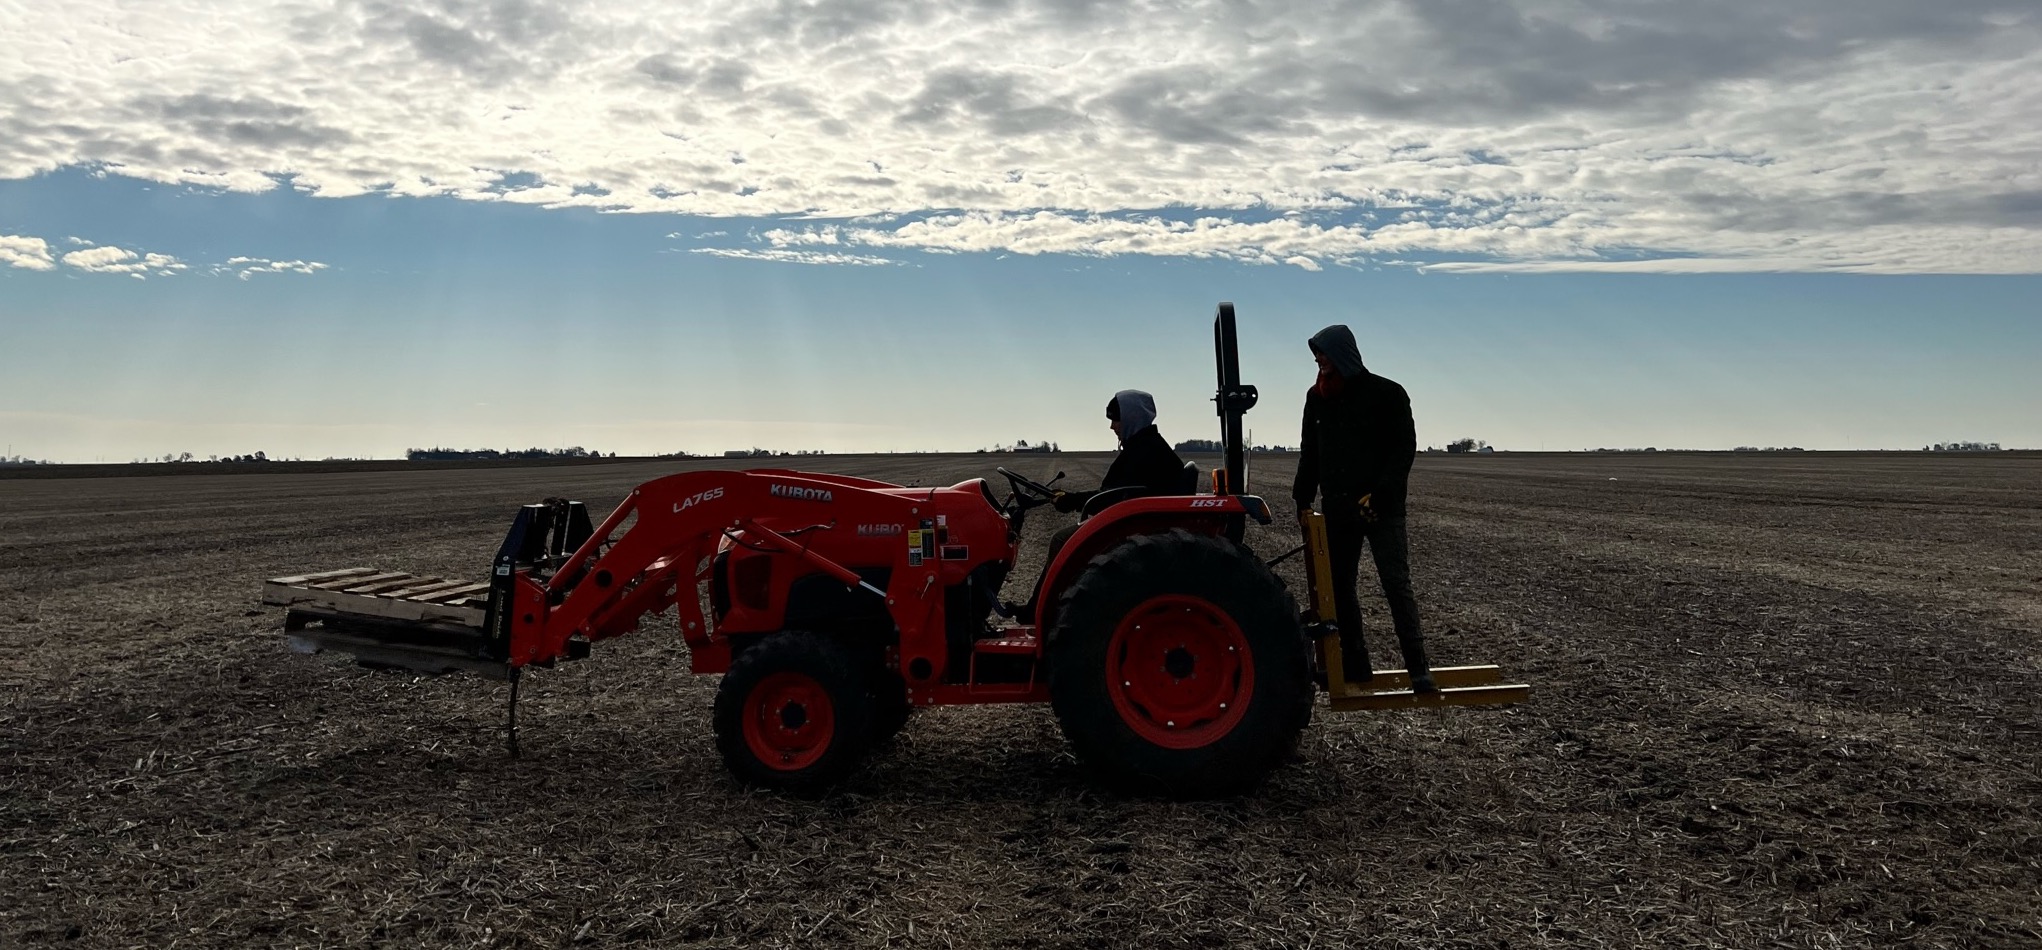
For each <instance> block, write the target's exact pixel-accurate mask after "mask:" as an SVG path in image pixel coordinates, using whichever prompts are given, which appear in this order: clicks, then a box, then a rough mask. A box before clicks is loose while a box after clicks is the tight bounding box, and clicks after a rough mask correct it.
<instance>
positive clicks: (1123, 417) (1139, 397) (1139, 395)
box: [1109, 337, 1353, 445]
mask: <svg viewBox="0 0 2042 950" xmlns="http://www.w3.org/2000/svg"><path fill="white" fill-rule="evenodd" d="M1348 341H1349V344H1350V345H1351V344H1352V342H1353V337H1349V338H1348ZM1113 407H1114V408H1117V409H1118V410H1119V419H1120V442H1121V444H1122V445H1125V444H1127V440H1129V439H1131V438H1134V436H1135V434H1136V433H1138V432H1140V431H1142V430H1143V429H1146V428H1148V427H1149V426H1152V425H1155V424H1156V397H1154V396H1151V395H1149V394H1148V393H1145V392H1142V391H1141V390H1139V389H1123V390H1121V391H1119V392H1117V393H1114V394H1113ZM1109 415H1110V414H1109Z"/></svg>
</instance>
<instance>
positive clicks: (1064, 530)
mask: <svg viewBox="0 0 2042 950" xmlns="http://www.w3.org/2000/svg"><path fill="white" fill-rule="evenodd" d="M1079 527H1080V524H1079V523H1072V524H1067V525H1065V526H1063V527H1061V528H1058V529H1056V533H1055V534H1052V535H1050V536H1049V553H1048V554H1046V555H1044V556H1043V558H1042V573H1041V574H1038V575H1036V577H1035V586H1034V587H1030V588H1028V600H1027V601H1025V602H1023V603H1022V604H1021V621H1022V622H1023V623H1035V622H1036V618H1035V608H1036V607H1037V606H1038V605H1037V604H1036V603H1035V595H1036V593H1037V592H1039V591H1040V590H1041V589H1042V579H1043V578H1044V577H1047V576H1049V568H1050V565H1052V564H1055V563H1056V556H1057V555H1058V554H1059V553H1061V552H1062V551H1063V549H1064V545H1066V544H1069V543H1071V535H1074V534H1077V533H1078V528H1079Z"/></svg>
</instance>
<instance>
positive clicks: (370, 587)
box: [342, 574, 433, 594]
mask: <svg viewBox="0 0 2042 950" xmlns="http://www.w3.org/2000/svg"><path fill="white" fill-rule="evenodd" d="M432 579H433V578H430V577H419V576H417V575H414V574H399V575H397V576H396V577H395V578H387V579H384V580H381V581H377V582H375V583H373V584H362V585H360V586H357V587H347V588H343V589H342V592H343V593H348V594H380V593H382V592H384V591H389V590H403V589H404V588H406V587H417V586H418V585H419V584H422V583H424V582H426V581H429V580H432Z"/></svg>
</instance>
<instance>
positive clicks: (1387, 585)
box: [1326, 516, 1425, 669]
mask: <svg viewBox="0 0 2042 950" xmlns="http://www.w3.org/2000/svg"><path fill="white" fill-rule="evenodd" d="M1363 545H1366V546H1367V547H1368V550H1369V553H1370V554H1372V555H1374V556H1375V562H1376V576H1377V577H1379V578H1380V579H1381V580H1382V584H1383V597H1384V598H1386V599H1388V600H1389V602H1390V622H1391V624H1392V625H1393V626H1394V629H1395V630H1396V633H1397V646H1398V648H1399V649H1400V650H1401V651H1402V652H1403V654H1404V660H1405V663H1406V665H1407V666H1416V665H1420V664H1423V663H1424V653H1425V647H1424V643H1425V640H1424V634H1423V633H1422V632H1421V630H1420V628H1419V625H1418V598H1417V597H1415V596H1412V594H1411V550H1410V548H1411V542H1410V536H1409V534H1408V533H1407V532H1406V530H1405V524H1404V519H1403V518H1401V517H1398V518H1382V519H1380V520H1377V521H1375V522H1373V523H1371V522H1369V521H1365V520H1363V519H1361V518H1338V517H1330V516H1329V517H1328V518H1327V519H1326V547H1327V553H1328V554H1329V555H1331V558H1332V561H1333V564H1332V567H1333V607H1334V610H1335V612H1336V616H1335V617H1334V621H1335V622H1336V623H1338V624H1339V625H1340V649H1341V652H1342V653H1343V654H1354V655H1353V656H1350V657H1349V658H1348V662H1347V666H1348V667H1349V668H1350V669H1361V668H1364V667H1362V666H1361V663H1360V662H1359V661H1360V659H1361V658H1364V657H1366V656H1367V655H1368V653H1367V646H1366V642H1365V641H1364V640H1363V639H1362V635H1361V600H1360V598H1359V597H1358V596H1357V595H1356V592H1355V588H1356V586H1357V585H1358V584H1359V582H1360V577H1361V549H1362V546H1363ZM1414 661H1415V662H1414Z"/></svg>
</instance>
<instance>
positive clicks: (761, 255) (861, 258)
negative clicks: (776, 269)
mask: <svg viewBox="0 0 2042 950" xmlns="http://www.w3.org/2000/svg"><path fill="white" fill-rule="evenodd" d="M694 253H696V254H709V255H712V256H715V257H729V258H736V259H739V260H752V261H781V262H783V263H788V264H851V265H857V266H862V267H885V266H888V265H892V264H898V263H900V262H899V261H891V260H887V259H886V258H884V257H873V256H871V255H869V254H839V253H832V252H829V251H790V250H780V249H755V248H747V247H698V248H695V249H694Z"/></svg>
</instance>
